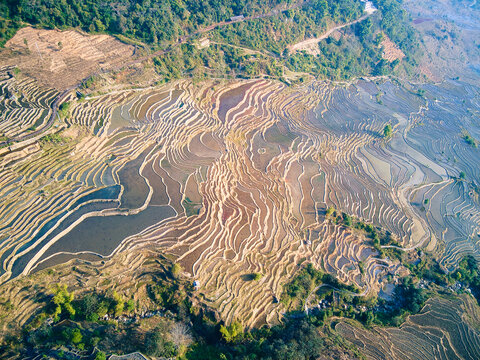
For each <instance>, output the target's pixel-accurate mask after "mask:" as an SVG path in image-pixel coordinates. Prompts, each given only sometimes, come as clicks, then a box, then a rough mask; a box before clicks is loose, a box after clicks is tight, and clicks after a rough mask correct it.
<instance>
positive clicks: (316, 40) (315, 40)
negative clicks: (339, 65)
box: [289, 9, 376, 53]
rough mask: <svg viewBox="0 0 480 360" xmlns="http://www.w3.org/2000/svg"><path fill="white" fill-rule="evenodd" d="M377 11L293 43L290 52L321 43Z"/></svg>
mask: <svg viewBox="0 0 480 360" xmlns="http://www.w3.org/2000/svg"><path fill="white" fill-rule="evenodd" d="M375 11H376V9H375V10H373V11H370V12H368V13H367V14H365V15H363V16H361V17H359V18H358V19H356V20H353V21H350V22H348V23H345V24H342V25H338V26H335V27H333V28H331V29H330V30H328V31H327V32H325V33H324V34H323V35H321V36H319V37H316V38H312V39H307V40H303V41H300V42H299V43H296V44H293V45H291V46H290V47H289V52H290V53H292V52H294V51H300V50H303V49H304V48H305V47H309V46H312V45H315V44H317V43H319V42H320V41H322V40H324V39H326V38H328V37H329V36H330V35H331V34H332V33H333V32H334V31H336V30H340V29H343V28H344V27H347V26H350V25H353V24H356V23H358V22H360V21H363V20H365V19H366V18H368V17H369V16H370V15H372V14H373V13H374V12H375Z"/></svg>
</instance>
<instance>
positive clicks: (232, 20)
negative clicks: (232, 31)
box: [230, 15, 245, 22]
mask: <svg viewBox="0 0 480 360" xmlns="http://www.w3.org/2000/svg"><path fill="white" fill-rule="evenodd" d="M244 19H245V16H243V15H237V16H232V17H231V18H230V21H231V22H235V21H242V20H244Z"/></svg>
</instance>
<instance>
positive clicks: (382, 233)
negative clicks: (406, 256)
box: [325, 206, 402, 261]
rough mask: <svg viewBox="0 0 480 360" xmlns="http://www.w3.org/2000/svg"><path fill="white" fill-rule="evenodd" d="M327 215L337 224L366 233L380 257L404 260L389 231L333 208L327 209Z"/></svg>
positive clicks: (398, 245)
mask: <svg viewBox="0 0 480 360" xmlns="http://www.w3.org/2000/svg"><path fill="white" fill-rule="evenodd" d="M325 215H326V217H328V218H329V219H330V220H331V221H333V222H334V223H335V224H341V225H343V226H346V227H349V228H354V229H357V230H361V231H364V232H365V234H366V236H367V237H368V238H370V239H371V240H372V245H373V247H374V248H375V250H377V252H378V253H379V255H380V257H385V256H390V257H392V258H396V259H398V260H400V261H401V260H402V252H401V250H399V249H397V248H395V247H400V244H398V243H397V242H396V241H395V239H394V237H393V235H392V234H391V233H390V232H389V231H386V230H384V229H380V228H377V227H375V226H374V225H373V224H368V223H365V222H364V221H363V220H360V219H358V218H355V217H352V216H350V215H348V214H347V213H344V212H340V211H338V210H335V209H334V208H333V207H331V206H330V207H328V208H327V210H326V212H325ZM385 245H393V246H394V247H392V248H382V246H385Z"/></svg>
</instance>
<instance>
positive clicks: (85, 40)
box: [0, 27, 134, 90]
mask: <svg viewBox="0 0 480 360" xmlns="http://www.w3.org/2000/svg"><path fill="white" fill-rule="evenodd" d="M5 47H6V49H2V50H0V62H1V63H2V64H3V65H17V66H18V67H19V68H20V69H21V70H22V71H24V72H25V73H26V74H27V75H29V76H31V77H33V78H35V79H37V80H39V81H40V82H41V83H43V84H45V85H47V86H50V87H54V88H56V89H58V90H62V89H65V88H68V87H70V86H72V85H76V84H78V83H79V82H80V81H81V80H83V79H85V78H86V77H88V76H90V75H92V74H93V73H97V72H99V71H101V70H108V69H112V68H115V67H118V66H119V65H122V64H124V63H125V62H127V61H128V59H131V58H132V57H133V55H134V47H133V46H131V45H127V44H124V43H122V42H120V41H118V40H116V39H115V38H113V37H111V36H109V35H90V36H89V35H86V34H83V33H81V32H79V31H77V30H66V31H60V30H43V29H35V28H32V27H25V28H22V29H20V30H19V31H18V32H17V34H16V35H15V36H14V37H13V38H12V39H10V40H9V41H8V42H7V44H6V45H5Z"/></svg>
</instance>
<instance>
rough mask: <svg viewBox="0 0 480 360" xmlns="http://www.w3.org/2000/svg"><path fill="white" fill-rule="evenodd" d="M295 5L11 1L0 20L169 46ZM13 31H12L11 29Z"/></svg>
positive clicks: (217, 0) (211, 0) (281, 0)
mask: <svg viewBox="0 0 480 360" xmlns="http://www.w3.org/2000/svg"><path fill="white" fill-rule="evenodd" d="M292 2H293V1H292V0H255V1H246V0H242V1H233V0H205V1H197V0H183V1H178V0H164V1H160V2H159V1H152V0H140V1H137V0H119V1H115V2H108V1H107V2H105V1H101V0H88V1H82V0H58V1H53V0H8V1H7V2H6V4H4V3H3V2H2V4H4V5H2V6H1V7H0V10H1V11H2V12H1V13H0V15H1V16H2V17H3V18H4V19H12V20H13V21H15V22H17V23H20V22H21V21H24V22H28V23H30V24H33V25H39V26H43V27H47V28H55V27H57V28H67V27H80V28H82V29H84V30H85V31H89V32H108V33H111V34H122V35H124V36H127V37H129V38H132V39H140V40H142V41H144V42H146V43H149V44H152V45H164V44H167V43H169V42H171V41H173V40H176V39H178V38H180V37H182V36H185V35H187V34H189V33H192V32H193V31H195V30H196V29H198V28H201V27H206V26H208V25H210V24H213V23H216V22H221V21H225V20H228V19H229V18H230V17H232V16H235V15H241V14H242V15H251V14H254V13H255V14H257V13H263V12H264V11H267V10H269V9H271V8H272V7H275V6H277V5H282V4H283V5H285V4H289V3H292ZM7 26H8V25H7Z"/></svg>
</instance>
